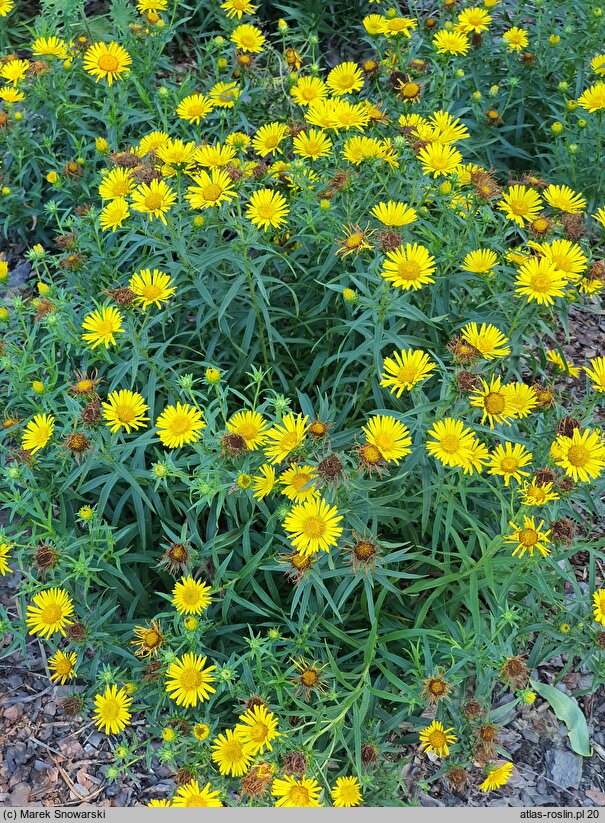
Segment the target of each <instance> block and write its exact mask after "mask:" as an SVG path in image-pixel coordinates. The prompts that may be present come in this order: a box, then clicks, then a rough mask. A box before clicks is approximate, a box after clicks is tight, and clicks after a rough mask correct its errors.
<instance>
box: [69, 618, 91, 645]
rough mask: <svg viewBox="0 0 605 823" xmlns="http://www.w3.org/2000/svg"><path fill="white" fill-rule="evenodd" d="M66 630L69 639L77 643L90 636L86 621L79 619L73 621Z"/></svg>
mask: <svg viewBox="0 0 605 823" xmlns="http://www.w3.org/2000/svg"><path fill="white" fill-rule="evenodd" d="M65 632H66V634H67V636H68V637H69V639H70V640H73V641H74V642H76V643H77V642H80V641H82V640H85V639H86V638H87V637H88V629H87V628H86V626H85V625H84V623H81V622H80V621H79V620H78V621H76V622H75V623H72V624H71V626H68V627H67V628H66V629H65Z"/></svg>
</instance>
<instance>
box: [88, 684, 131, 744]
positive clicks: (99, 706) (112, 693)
mask: <svg viewBox="0 0 605 823" xmlns="http://www.w3.org/2000/svg"><path fill="white" fill-rule="evenodd" d="M131 703H132V697H130V696H129V695H128V692H127V690H126V688H125V687H122V688H121V689H120V690H119V691H118V687H117V686H116V685H115V684H114V685H113V686H107V688H106V689H105V691H104V693H103V694H97V695H95V711H94V714H93V720H94V722H95V726H96V727H97V729H99V730H100V731H103V732H104V733H105V734H119V733H120V732H122V731H124V729H125V728H126V726H128V725H130V721H131V714H130V711H129V709H130V705H131Z"/></svg>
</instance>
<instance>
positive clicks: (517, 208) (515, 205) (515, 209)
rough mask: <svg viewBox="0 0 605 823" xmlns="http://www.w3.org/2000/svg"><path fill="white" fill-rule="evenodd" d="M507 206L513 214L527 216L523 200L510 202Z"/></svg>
mask: <svg viewBox="0 0 605 823" xmlns="http://www.w3.org/2000/svg"><path fill="white" fill-rule="evenodd" d="M509 206H510V210H511V211H512V213H513V214H518V215H523V214H527V204H526V202H525V200H511V201H510V203H509Z"/></svg>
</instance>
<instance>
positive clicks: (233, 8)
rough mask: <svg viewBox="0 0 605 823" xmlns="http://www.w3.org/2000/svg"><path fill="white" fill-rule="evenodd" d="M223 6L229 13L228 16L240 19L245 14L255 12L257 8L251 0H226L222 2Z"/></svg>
mask: <svg viewBox="0 0 605 823" xmlns="http://www.w3.org/2000/svg"><path fill="white" fill-rule="evenodd" d="M221 8H222V9H223V10H224V11H225V12H226V13H227V17H237V19H238V20H241V19H242V15H243V14H254V12H255V11H256V9H257V7H256V6H253V5H252V3H251V2H250V0H226V2H225V3H221Z"/></svg>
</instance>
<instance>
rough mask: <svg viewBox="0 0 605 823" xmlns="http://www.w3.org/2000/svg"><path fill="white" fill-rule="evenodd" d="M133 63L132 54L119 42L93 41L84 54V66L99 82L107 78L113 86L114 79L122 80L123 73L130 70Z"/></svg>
mask: <svg viewBox="0 0 605 823" xmlns="http://www.w3.org/2000/svg"><path fill="white" fill-rule="evenodd" d="M131 63H132V58H131V56H130V55H129V54H128V52H127V51H126V49H125V48H123V47H122V46H120V45H119V44H118V43H114V42H111V43H93V44H92V46H90V48H89V49H87V50H86V53H85V54H84V59H83V62H82V66H83V68H84V71H85V72H87V73H88V74H90V75H91V76H92V77H94V78H95V80H96V82H97V83H98V82H99V80H102V79H105V80H107V83H108V85H110V86H111V85H112V83H113V81H114V80H121V79H122V75H123V74H125V73H126V72H129V71H130V69H129V68H128V66H130V65H131Z"/></svg>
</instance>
